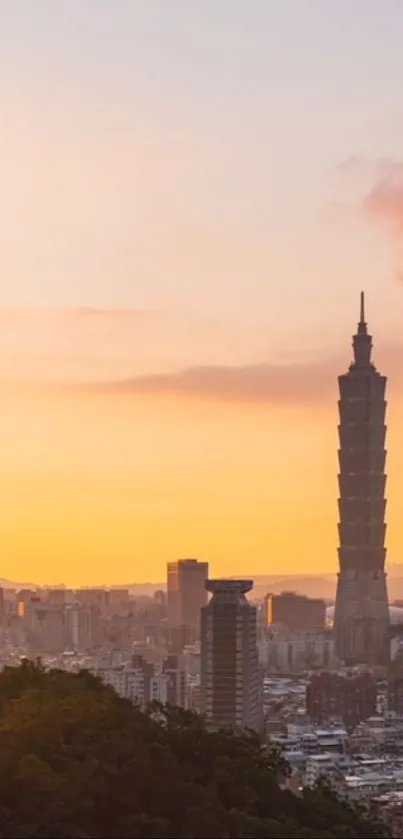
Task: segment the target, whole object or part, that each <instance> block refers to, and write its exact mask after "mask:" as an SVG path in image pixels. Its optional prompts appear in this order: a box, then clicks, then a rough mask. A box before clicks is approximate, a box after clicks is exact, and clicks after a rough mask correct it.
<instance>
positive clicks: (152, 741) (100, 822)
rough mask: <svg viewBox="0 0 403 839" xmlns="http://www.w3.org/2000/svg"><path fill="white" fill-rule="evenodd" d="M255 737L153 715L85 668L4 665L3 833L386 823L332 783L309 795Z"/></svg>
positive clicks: (322, 830) (271, 832) (330, 833)
mask: <svg viewBox="0 0 403 839" xmlns="http://www.w3.org/2000/svg"><path fill="white" fill-rule="evenodd" d="M286 771H287V770H286V766H285V764H284V762H283V760H282V758H281V755H279V753H278V752H276V751H275V750H270V749H267V748H264V747H263V746H262V745H261V743H260V741H259V739H258V738H257V737H256V736H255V735H253V734H242V735H239V734H234V733H231V732H228V731H220V732H217V733H211V732H208V731H207V730H206V728H205V727H204V724H203V721H202V719H201V718H200V717H199V716H197V715H196V714H193V713H192V712H189V711H183V710H180V709H178V708H168V709H163V708H161V707H154V708H153V709H150V711H149V712H147V713H145V712H143V711H141V710H140V709H139V708H137V707H135V706H134V705H132V704H131V703H130V702H129V701H128V700H125V699H121V698H120V697H119V696H118V695H117V694H116V693H115V692H114V691H113V690H112V689H111V688H109V687H105V686H104V685H102V684H101V683H100V682H99V681H98V680H97V679H95V678H94V677H93V676H91V675H90V674H89V673H88V672H85V671H83V672H82V673H80V674H78V675H72V674H68V673H65V672H63V671H59V670H52V671H49V672H45V670H44V669H43V668H42V666H41V665H40V664H34V663H32V662H29V661H26V662H24V663H23V664H22V665H21V666H20V667H19V668H6V669H5V670H4V671H3V673H1V674H0V839H1V837H2V839H6V837H8V838H9V839H20V837H21V839H22V838H24V839H33V837H52V839H104V838H105V839H115V837H116V839H118V837H119V839H135V838H136V837H148V839H153V838H155V839H157V837H158V839H171V838H172V839H173V837H175V839H203V838H204V837H211V839H213V837H214V839H227V838H228V839H231V837H240V838H241V837H242V839H253V837H284V839H285V838H287V839H332V837H340V839H341V837H377V839H380V837H387V836H389V833H388V832H387V830H386V828H385V827H384V826H383V825H381V824H380V823H378V822H376V820H374V818H373V817H372V816H371V815H370V814H369V813H366V812H364V811H360V810H358V809H355V808H352V807H349V806H347V805H345V804H343V803H341V802H340V801H338V799H337V798H336V797H335V796H334V795H333V793H332V792H331V791H330V790H328V789H326V788H325V787H318V788H316V789H314V790H310V791H305V792H304V794H303V795H302V796H301V797H296V796H294V795H293V794H292V793H291V792H289V791H288V790H282V789H281V788H280V786H279V784H278V781H277V778H278V776H279V773H281V774H285V773H286Z"/></svg>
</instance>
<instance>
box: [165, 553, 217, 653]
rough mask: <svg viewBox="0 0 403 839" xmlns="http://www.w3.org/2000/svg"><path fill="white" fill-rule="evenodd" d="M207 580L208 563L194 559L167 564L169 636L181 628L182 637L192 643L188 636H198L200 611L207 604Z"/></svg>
mask: <svg viewBox="0 0 403 839" xmlns="http://www.w3.org/2000/svg"><path fill="white" fill-rule="evenodd" d="M207 577H208V562H199V561H198V560H197V559H179V560H177V561H176V562H168V578H167V618H168V627H169V630H170V631H171V634H172V630H178V629H179V628H180V627H181V628H183V630H184V631H183V632H182V635H183V637H184V638H185V637H187V636H190V640H192V637H191V636H193V639H194V638H195V637H198V636H199V633H200V610H201V608H202V606H205V605H206V603H207V590H206V580H207ZM185 630H187V631H185ZM189 630H190V632H189ZM175 634H176V635H178V632H176V633H175Z"/></svg>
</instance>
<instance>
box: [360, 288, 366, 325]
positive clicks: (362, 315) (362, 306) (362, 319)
mask: <svg viewBox="0 0 403 839" xmlns="http://www.w3.org/2000/svg"><path fill="white" fill-rule="evenodd" d="M360 324H365V295H364V292H363V291H362V292H361V295H360Z"/></svg>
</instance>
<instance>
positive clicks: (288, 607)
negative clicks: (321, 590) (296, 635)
mask: <svg viewBox="0 0 403 839" xmlns="http://www.w3.org/2000/svg"><path fill="white" fill-rule="evenodd" d="M265 607H266V623H267V626H271V625H272V624H278V625H281V626H283V627H286V628H287V629H289V630H291V632H299V631H304V630H309V629H318V630H323V629H324V627H325V622H326V604H325V601H324V600H320V599H317V598H312V597H305V595H303V594H296V593H295V592H293V591H283V592H282V593H281V594H268V595H266V597H265Z"/></svg>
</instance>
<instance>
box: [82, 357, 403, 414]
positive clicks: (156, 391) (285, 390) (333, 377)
mask: <svg viewBox="0 0 403 839" xmlns="http://www.w3.org/2000/svg"><path fill="white" fill-rule="evenodd" d="M402 353H403V345H393V344H390V345H388V346H387V347H384V352H383V355H382V359H381V360H382V367H381V369H382V370H383V369H389V370H390V369H392V371H393V373H394V375H393V380H394V384H395V383H396V379H398V380H399V379H400V381H402V379H403V376H402V373H401V364H400V360H401V357H402ZM384 364H385V365H386V366H385V368H384V367H383V365H384ZM347 369H348V359H347V361H346V357H345V355H341V354H340V355H339V354H334V355H333V356H326V355H325V357H324V358H322V359H320V360H318V361H316V360H311V361H305V362H303V363H297V362H292V363H282V364H253V365H244V366H233V367H230V366H219V365H218V366H204V367H188V368H185V369H183V370H179V371H175V372H172V373H163V374H157V375H151V376H135V377H133V378H130V379H121V380H116V381H112V382H105V383H103V384H99V383H98V384H94V385H87V386H84V388H83V389H85V391H86V392H88V391H90V392H94V393H97V392H98V393H104V394H108V393H109V394H118V395H133V396H136V395H155V396H156V395H161V394H165V395H169V396H174V397H188V398H193V399H201V400H213V401H226V402H229V401H233V402H243V403H253V402H254V403H266V404H267V403H273V404H276V403H277V404H284V405H286V404H306V403H316V402H317V403H320V402H323V401H324V400H327V399H330V400H332V399H335V398H336V389H337V376H338V374H340V373H342V372H343V371H344V370H347Z"/></svg>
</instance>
